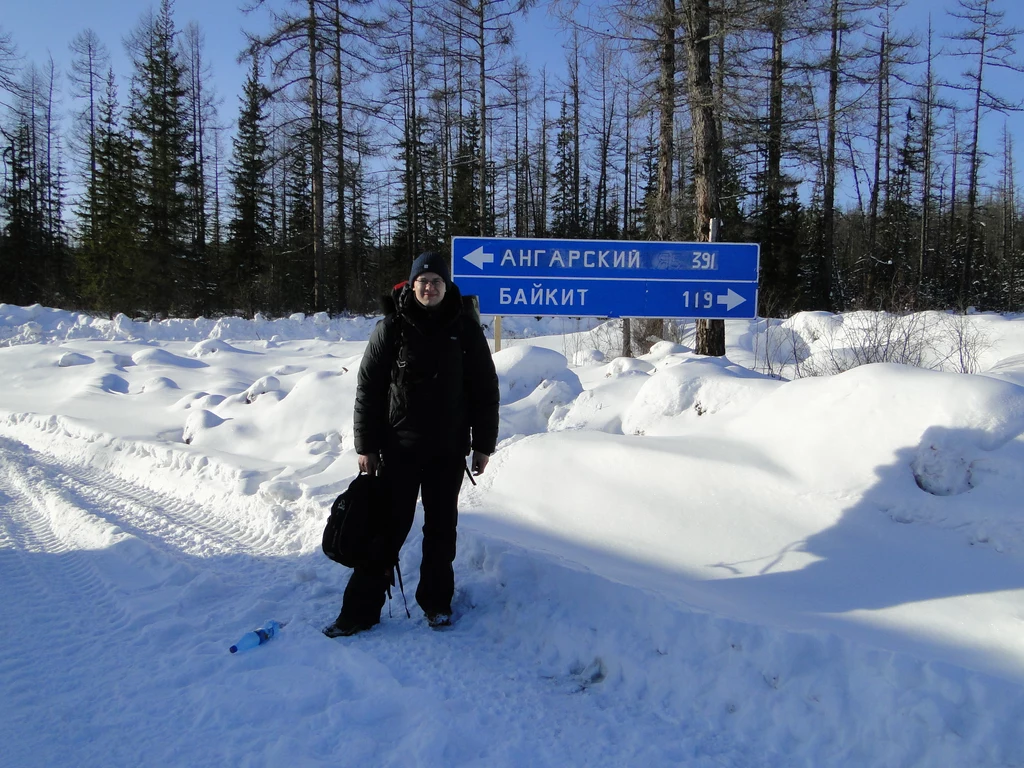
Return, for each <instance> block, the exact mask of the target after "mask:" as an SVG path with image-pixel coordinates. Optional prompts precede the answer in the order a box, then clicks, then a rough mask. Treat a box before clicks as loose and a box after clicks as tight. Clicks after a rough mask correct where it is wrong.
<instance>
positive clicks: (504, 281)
mask: <svg viewBox="0 0 1024 768" xmlns="http://www.w3.org/2000/svg"><path fill="white" fill-rule="evenodd" d="M759 257H760V246H758V245H757V244H756V243H672V242H650V241H622V240H561V239H542V240H541V239H522V238H496V237H456V238H454V239H453V240H452V277H453V279H454V281H455V282H456V283H458V285H459V288H460V290H461V291H462V293H464V294H476V295H477V296H478V297H479V299H480V311H481V312H483V313H484V314H488V315H549V316H552V315H553V316H559V315H561V316H569V317H694V318H702V319H712V318H753V317H755V316H756V314H757V270H758V260H759Z"/></svg>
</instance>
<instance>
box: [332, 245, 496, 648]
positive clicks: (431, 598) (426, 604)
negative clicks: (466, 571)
mask: <svg viewBox="0 0 1024 768" xmlns="http://www.w3.org/2000/svg"><path fill="white" fill-rule="evenodd" d="M450 275H451V273H450V272H449V269H448V263H447V260H446V259H445V258H444V257H443V256H442V255H440V254H437V253H424V254H422V255H421V256H419V258H417V259H416V260H415V261H414V262H413V265H412V270H411V271H410V273H409V280H408V282H406V283H402V284H399V285H398V286H396V287H395V289H394V290H393V291H392V293H391V295H390V296H387V297H385V299H384V302H385V307H384V309H385V315H384V318H383V319H382V320H381V321H380V322H378V323H377V326H376V327H375V328H374V330H373V333H372V334H371V335H370V341H369V343H368V344H367V346H366V352H365V353H364V355H363V360H362V364H361V365H360V367H359V380H358V383H357V388H356V400H355V419H354V432H355V445H356V452H357V453H358V454H359V471H360V472H365V473H367V474H370V475H378V474H379V478H380V481H379V483H378V485H380V486H381V487H382V488H385V489H386V493H387V497H388V499H389V504H388V507H387V509H386V510H385V513H386V514H387V515H388V520H387V527H388V529H389V531H390V533H389V541H390V544H391V546H392V547H393V549H392V550H391V552H390V553H389V554H390V555H394V556H397V553H398V551H399V550H400V549H401V548H402V544H403V543H404V542H405V538H406V536H408V534H409V530H410V529H411V528H412V523H413V518H414V516H415V512H416V498H417V495H418V494H422V498H423V561H422V563H421V565H420V582H419V587H418V588H417V589H416V601H417V602H418V603H419V605H420V608H422V609H423V612H424V613H425V614H426V616H427V621H428V623H429V624H430V626H431V627H435V628H436V627H443V626H448V625H449V624H451V614H452V605H451V604H452V596H453V595H454V592H455V576H454V572H453V570H452V562H453V561H454V560H455V542H456V525H457V523H458V501H459V490H460V489H461V487H462V477H463V473H465V472H467V471H468V469H467V467H466V456H467V455H468V454H469V453H470V451H471V450H472V460H471V464H472V471H473V474H474V475H479V474H480V473H482V472H483V471H484V468H485V467H486V466H487V461H488V458H489V457H490V455H491V454H492V453H494V447H495V443H496V442H497V438H498V399H499V396H498V377H497V374H496V373H495V370H494V361H493V360H492V359H491V350H490V347H489V346H488V344H487V339H486V338H485V337H484V334H483V329H482V328H481V326H480V323H479V319H478V318H477V317H476V315H475V313H473V312H471V311H469V310H468V309H464V307H463V301H462V295H461V294H460V293H459V289H458V287H457V286H456V285H455V284H454V283H452V281H451V277H450ZM396 560H397V557H392V559H391V560H390V561H389V562H382V563H380V565H379V567H378V566H374V567H368V568H357V569H355V570H354V571H353V573H352V577H351V578H350V579H349V582H348V586H347V587H346V588H345V596H344V599H343V601H342V607H341V613H340V614H339V615H338V618H337V620H335V622H334V623H333V624H331V625H330V626H329V627H326V628H325V629H324V634H326V635H327V636H328V637H340V636H348V635H354V634H356V633H357V632H361V631H363V630H366V629H369V628H370V627H372V626H373V625H375V624H377V623H378V622H379V621H380V612H381V609H382V608H383V607H384V600H385V597H386V595H387V590H388V586H389V585H390V584H391V583H392V582H391V581H390V579H391V572H392V569H391V567H390V563H391V562H395V561H396Z"/></svg>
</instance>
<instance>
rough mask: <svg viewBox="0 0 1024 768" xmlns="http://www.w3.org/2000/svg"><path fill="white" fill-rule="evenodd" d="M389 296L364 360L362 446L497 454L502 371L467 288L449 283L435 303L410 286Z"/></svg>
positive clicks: (359, 407)
mask: <svg viewBox="0 0 1024 768" xmlns="http://www.w3.org/2000/svg"><path fill="white" fill-rule="evenodd" d="M384 303H385V316H384V319H383V320H381V321H379V322H378V323H377V325H376V327H375V328H374V329H373V333H372V334H371V335H370V341H369V343H368V344H367V345H366V352H365V353H364V354H363V360H362V363H361V364H360V366H359V380H358V383H357V387H356V401H355V416H354V432H355V447H356V452H357V453H359V454H375V453H378V452H382V451H383V452H384V453H387V452H388V451H389V450H395V449H399V450H403V451H412V452H415V453H417V454H421V455H427V454H430V455H432V454H438V453H455V454H457V455H461V456H465V455H466V454H467V453H469V450H470V448H472V449H473V450H476V451H480V452H482V453H486V454H488V455H489V454H492V453H494V448H495V444H496V443H497V440H498V400H499V394H498V376H497V374H496V373H495V370H494V361H493V360H492V359H491V350H490V347H489V346H488V344H487V339H486V338H485V337H484V333H483V329H482V328H481V327H480V325H479V322H478V321H477V320H476V319H475V318H474V317H473V316H472V315H471V314H470V313H469V312H466V311H464V310H463V307H462V295H461V294H460V293H459V289H458V288H457V287H456V286H455V285H453V284H452V283H449V284H448V288H447V290H446V292H445V297H444V300H443V301H442V302H441V304H440V305H438V307H437V308H435V309H432V310H428V309H426V308H425V307H423V306H422V305H421V304H420V303H419V302H418V301H416V298H415V296H413V294H412V289H411V287H410V286H408V285H406V286H404V287H402V288H396V289H395V290H394V291H393V292H392V293H391V295H390V296H387V297H385V299H384ZM399 358H403V359H399Z"/></svg>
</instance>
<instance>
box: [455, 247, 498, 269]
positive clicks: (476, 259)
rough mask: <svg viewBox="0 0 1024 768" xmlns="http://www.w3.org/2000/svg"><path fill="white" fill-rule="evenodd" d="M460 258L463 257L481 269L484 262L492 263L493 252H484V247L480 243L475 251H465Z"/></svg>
mask: <svg viewBox="0 0 1024 768" xmlns="http://www.w3.org/2000/svg"><path fill="white" fill-rule="evenodd" d="M462 258H464V259H465V260H466V261H468V262H469V263H470V264H472V265H473V266H474V267H476V268H477V269H483V268H484V264H493V263H494V254H493V253H484V247H483V246H482V245H481V246H480V247H479V248H477V249H476V250H475V251H470V252H469V253H467V254H466V255H465V256H463V257H462Z"/></svg>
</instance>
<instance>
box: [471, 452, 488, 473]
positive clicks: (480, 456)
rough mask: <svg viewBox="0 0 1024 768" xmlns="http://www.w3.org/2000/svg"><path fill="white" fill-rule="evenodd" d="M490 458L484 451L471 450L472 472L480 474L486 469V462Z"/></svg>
mask: <svg viewBox="0 0 1024 768" xmlns="http://www.w3.org/2000/svg"><path fill="white" fill-rule="evenodd" d="M490 460H491V457H490V456H488V455H487V454H486V453H481V452H480V451H473V461H472V467H473V474H474V475H482V474H483V473H484V470H485V469H487V462H488V461H490Z"/></svg>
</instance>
